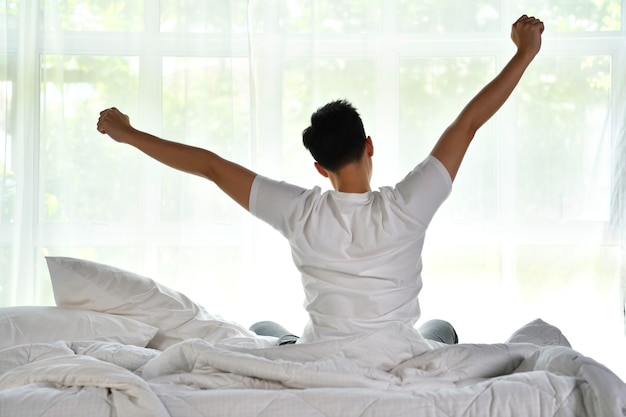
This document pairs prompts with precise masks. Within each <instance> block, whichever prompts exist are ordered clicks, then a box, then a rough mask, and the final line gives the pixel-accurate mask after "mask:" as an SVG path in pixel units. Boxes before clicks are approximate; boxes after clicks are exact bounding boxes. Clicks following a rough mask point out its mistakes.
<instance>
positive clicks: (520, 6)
mask: <svg viewBox="0 0 626 417" xmlns="http://www.w3.org/2000/svg"><path fill="white" fill-rule="evenodd" d="M624 3H625V2H624V1H623V0H604V1H592V0H588V1H580V2H576V3H572V2H567V1H557V2H555V1H547V0H525V1H515V2H514V1H509V0H481V1H473V0H472V1H467V0H455V1H446V2H432V1H410V0H396V1H382V0H367V1H363V0H358V1H357V0H353V1H342V2H336V1H332V0H316V1H313V0H250V1H246V0H230V1H223V0H195V1H194V0H143V1H140V0H137V1H133V2H127V1H121V0H115V1H113V0H106V1H105V0H84V1H69V0H40V1H26V0H22V1H18V0H14V1H10V0H3V1H0V25H1V26H0V97H1V99H2V100H0V180H1V181H0V271H1V273H0V305H2V306H8V305H23V304H53V302H54V300H53V297H52V291H51V287H50V283H49V278H48V275H47V270H46V268H45V262H44V256H45V255H63V256H75V257H82V258H87V259H92V260H96V261H98V262H103V263H110V264H114V265H117V266H119V267H123V268H127V269H131V270H133V271H136V272H139V273H143V274H145V275H149V276H151V277H154V278H156V279H158V280H160V281H161V282H163V283H164V284H166V285H169V286H171V287H174V288H176V289H178V290H180V291H182V292H185V293H187V294H189V295H190V296H191V297H192V298H193V299H195V300H196V301H198V302H199V303H202V304H204V305H205V306H206V307H207V308H208V309H209V310H211V311H214V312H217V313H221V314H223V315H224V316H226V317H228V318H231V319H233V320H237V321H240V322H242V323H243V324H251V323H252V322H253V321H255V320H260V319H273V320H277V321H279V322H281V323H283V324H285V325H286V326H287V327H289V328H291V329H292V330H293V331H295V332H297V331H299V330H300V329H301V327H302V326H303V324H304V322H305V321H306V316H305V314H304V312H303V311H302V308H301V301H302V292H301V289H300V284H299V278H298V275H297V272H296V271H295V269H294V268H293V267H292V265H291V259H290V254H289V251H288V246H287V244H286V242H284V241H283V240H282V239H281V238H280V236H278V235H277V234H276V233H275V232H274V231H273V230H271V229H270V228H269V227H267V226H265V225H263V224H260V223H259V222H257V221H256V220H254V219H251V218H250V216H249V215H247V213H245V212H244V211H243V210H242V209H240V208H239V207H238V206H237V205H236V204H235V203H233V202H231V201H229V200H228V199H227V198H226V197H225V196H223V195H222V194H221V193H220V192H219V191H218V190H217V189H216V188H215V187H214V186H213V185H212V184H210V183H207V182H206V181H203V180H201V179H198V178H194V177H190V176H187V175H185V174H180V173H178V172H173V171H171V170H169V169H167V168H163V167H161V166H160V165H159V164H158V163H156V162H154V161H151V160H150V159H148V158H147V157H145V156H144V155H142V154H140V153H139V152H138V151H136V150H134V149H132V148H130V147H127V146H124V145H120V144H117V143H114V142H112V141H111V140H109V139H108V138H106V137H104V136H102V135H100V134H98V133H97V132H96V130H95V123H96V120H97V117H98V113H99V111H100V110H101V109H103V108H106V107H111V106H117V107H119V108H120V109H121V110H122V111H124V112H126V113H128V114H129V115H130V117H131V120H132V121H133V122H134V123H135V124H136V126H137V127H139V128H141V129H144V130H148V131H150V132H152V133H154V134H157V135H160V136H164V137H167V138H169V139H173V140H177V141H181V142H185V143H189V144H193V145H196V146H201V147H207V148H210V149H212V150H214V151H216V152H218V153H219V154H221V155H222V156H224V157H226V158H229V159H232V160H234V161H236V162H239V163H241V164H244V165H246V166H250V167H251V168H252V169H254V170H255V171H257V172H259V173H261V174H264V175H267V176H271V177H274V178H279V179H284V180H287V181H290V182H294V183H297V184H300V185H303V186H312V185H321V186H323V187H326V188H327V187H328V184H326V183H325V182H324V179H323V178H322V177H320V176H319V175H318V174H317V173H316V172H315V170H314V168H313V166H312V160H311V158H310V156H309V155H308V154H307V152H306V151H305V150H304V148H303V147H302V145H301V138H300V133H301V131H302V129H303V128H304V127H306V126H307V124H308V118H309V116H310V114H311V112H312V111H314V110H315V109H316V108H317V107H319V106H320V105H322V104H324V103H325V102H327V101H329V100H332V99H336V98H347V99H349V100H350V101H352V102H353V103H354V104H355V106H356V107H357V108H358V109H359V110H360V112H361V115H362V116H363V119H364V121H365V126H366V130H367V131H368V134H370V135H371V136H372V137H373V140H374V144H375V149H376V154H375V164H376V167H375V174H374V186H381V185H387V184H392V183H393V182H395V181H397V180H398V179H399V178H401V176H403V175H404V174H405V173H406V172H407V171H408V170H409V169H411V168H412V167H413V166H414V165H415V164H416V163H418V162H419V161H421V159H423V158H424V157H425V156H426V154H427V153H428V152H429V150H430V149H431V147H432V145H433V144H434V142H435V141H436V140H437V138H438V136H439V134H440V133H441V131H442V130H443V129H444V128H445V127H446V125H447V123H449V122H450V121H451V120H452V118H453V117H454V116H455V115H456V114H457V113H458V111H459V110H460V109H461V108H462V106H463V105H464V104H465V102H466V101H467V100H468V99H469V98H470V97H471V96H472V95H473V94H475V93H476V92H477V91H478V90H479V89H480V88H481V87H482V86H483V85H484V84H485V83H486V82H488V81H489V80H490V79H491V78H492V77H493V76H494V75H495V74H496V72H497V71H498V70H499V69H500V68H501V67H502V66H503V65H504V64H505V63H506V61H507V60H508V59H509V58H510V56H511V55H512V53H513V45H512V43H511V42H510V39H509V31H510V24H511V23H512V22H513V21H514V20H515V19H516V18H517V17H518V16H519V15H520V14H522V13H529V14H534V15H537V16H538V17H540V18H542V19H543V20H544V21H545V23H546V26H547V29H546V32H545V34H544V47H543V49H542V51H541V53H540V55H539V56H538V58H537V59H536V61H535V62H534V63H533V64H532V66H531V68H530V69H529V70H528V72H527V73H526V75H525V77H524V79H523V81H522V83H521V84H520V86H519V88H518V89H517V90H516V92H515V93H514V95H513V97H512V98H511V99H510V100H509V102H508V103H507V104H506V105H505V107H504V108H503V109H502V110H501V111H500V112H499V113H498V114H497V116H496V117H494V119H492V120H491V121H489V123H488V124H487V125H486V126H484V128H483V129H482V130H481V131H480V133H479V135H478V136H477V137H476V139H475V141H474V143H473V144H472V147H471V149H470V151H469V154H468V156H467V158H466V160H465V162H464V165H463V167H462V168H461V171H460V173H459V175H458V177H457V180H456V182H455V186H454V190H453V193H452V196H451V197H450V199H449V200H448V201H447V202H446V203H445V204H444V207H443V208H442V210H441V211H440V213H438V214H437V216H436V218H435V221H434V223H433V225H432V227H431V230H430V231H429V234H428V237H427V243H426V249H425V252H424V264H425V269H424V285H425V286H424V290H423V293H422V298H421V302H422V308H423V314H424V319H427V318H433V317H440V318H445V319H448V320H450V321H452V322H453V323H454V324H455V326H456V327H457V329H458V331H459V334H460V336H461V339H462V340H463V341H466V342H498V341H503V340H504V339H506V337H507V336H508V334H509V333H510V332H511V331H512V330H513V329H515V328H517V327H518V326H519V325H521V324H523V323H524V322H526V321H529V320H531V319H534V318H535V317H542V318H544V319H545V320H547V321H550V322H552V323H554V324H556V325H557V326H559V327H560V328H562V329H563V331H564V332H565V334H566V335H567V336H568V337H569V338H570V339H571V341H572V343H573V345H574V347H575V348H578V349H579V350H580V351H582V352H583V353H585V354H589V355H591V356H593V357H595V358H597V359H598V360H600V361H602V362H604V363H606V364H608V365H610V366H611V367H612V368H614V369H616V370H617V371H618V372H621V375H622V376H624V375H626V370H625V369H624V365H623V364H622V362H623V360H622V358H621V355H622V352H623V351H624V348H625V347H626V342H625V340H624V317H623V308H624V294H625V291H626V290H625V287H626V282H625V281H624V277H625V276H626V273H625V272H624V267H623V265H624V259H626V258H625V255H626V254H625V252H624V249H623V245H622V242H623V237H624V226H623V224H624V221H623V210H624V186H625V185H624V184H625V183H626V180H625V178H626V177H625V176H626V171H625V170H624V168H623V167H624V166H626V163H625V160H626V159H625V157H626V153H625V152H624V149H625V148H626V145H625V143H626V138H625V137H624V123H625V117H624V112H625V107H624V102H625V101H626V97H625V96H624V91H625V89H626V87H625V82H626V78H625V77H624V74H625V73H626V62H625V59H626V58H625V56H626V52H625V49H626V46H625V44H626V35H625V34H626V23H625V20H626V18H625V12H624V7H625V4H624ZM620 367H621V369H620Z"/></svg>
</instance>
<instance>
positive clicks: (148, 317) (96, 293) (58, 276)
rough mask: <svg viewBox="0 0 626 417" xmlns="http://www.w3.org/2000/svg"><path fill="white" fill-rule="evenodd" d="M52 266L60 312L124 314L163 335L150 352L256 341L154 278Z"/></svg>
mask: <svg viewBox="0 0 626 417" xmlns="http://www.w3.org/2000/svg"><path fill="white" fill-rule="evenodd" d="M46 261H47V263H48V270H49V271H50V277H51V278H52V288H53V290H54V298H55V300H56V304H57V305H58V306H63V307H75V308H83V309H88V310H94V311H101V312H106V313H110V314H118V315H121V316H126V317H131V318H134V319H135V320H139V321H141V322H144V323H147V324H150V325H152V326H155V327H157V328H158V329H159V331H158V333H157V334H156V336H155V337H154V339H153V340H152V341H151V342H150V343H149V344H148V347H151V348H154V349H160V350H164V349H166V348H167V347H169V346H171V345H173V344H175V343H178V342H180V341H183V340H186V339H190V338H201V339H204V340H208V341H210V342H214V343H217V342H220V341H224V340H225V339H230V338H238V337H254V335H255V334H254V333H253V332H251V331H249V330H247V329H245V328H244V327H242V326H240V325H238V324H236V323H232V322H228V321H225V320H224V319H222V318H221V317H219V316H215V315H212V314H209V313H207V312H206V310H205V309H204V308H202V307H201V306H199V305H197V304H196V303H194V302H193V301H191V300H190V299H189V298H187V297H186V296H185V295H184V294H181V293H179V292H177V291H174V290H172V289H170V288H168V287H166V286H164V285H160V284H158V283H157V282H155V281H154V280H152V279H150V278H147V277H144V276H141V275H138V274H135V273H132V272H129V271H125V270H123V269H119V268H116V267H113V266H110V265H104V264H99V263H96V262H91V261H86V260H82V259H75V258H65V257H47V258H46Z"/></svg>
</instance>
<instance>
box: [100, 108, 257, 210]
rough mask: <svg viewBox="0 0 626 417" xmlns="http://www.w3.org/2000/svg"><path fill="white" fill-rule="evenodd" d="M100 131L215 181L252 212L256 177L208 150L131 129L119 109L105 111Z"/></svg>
mask: <svg viewBox="0 0 626 417" xmlns="http://www.w3.org/2000/svg"><path fill="white" fill-rule="evenodd" d="M98 131H99V132H100V133H102V134H107V135H109V136H110V137H111V138H113V139H114V140H116V141H117V142H121V143H127V144H129V145H132V146H134V147H136V148H137V149H139V150H140V151H142V152H144V153H145V154H146V155H148V156H150V157H152V158H154V159H156V160H157V161H159V162H161V163H163V164H165V165H168V166H170V167H172V168H175V169H177V170H180V171H184V172H188V173H190V174H195V175H199V176H201V177H204V178H206V179H208V180H211V181H213V182H214V183H215V184H217V186H218V187H220V188H221V189H222V190H223V191H224V192H225V193H226V194H228V195H229V196H230V197H231V198H232V199H233V200H235V201H236V202H237V203H239V204H240V205H241V206H242V207H243V208H245V209H246V210H249V209H250V207H249V199H250V188H251V187H252V182H253V181H254V178H255V177H256V174H255V173H254V172H252V171H250V170H248V169H246V168H244V167H242V166H240V165H237V164H235V163H233V162H230V161H228V160H226V159H224V158H221V157H220V156H219V155H217V154H215V153H213V152H211V151H208V150H206V149H202V148H197V147H194V146H188V145H184V144H182V143H177V142H171V141H168V140H164V139H160V138H158V137H156V136H153V135H150V134H148V133H145V132H142V131H140V130H137V129H135V128H134V127H133V126H131V124H130V121H129V119H128V116H126V115H125V114H123V113H122V112H120V111H119V110H118V109H116V108H111V109H107V110H104V111H102V112H101V113H100V119H99V120H98Z"/></svg>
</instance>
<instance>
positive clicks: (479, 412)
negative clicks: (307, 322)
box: [0, 323, 626, 417]
mask: <svg viewBox="0 0 626 417" xmlns="http://www.w3.org/2000/svg"><path fill="white" fill-rule="evenodd" d="M540 324H541V323H540ZM528 329H531V330H530V332H528V331H527V332H526V333H525V336H526V337H528V338H529V340H531V339H532V341H533V342H534V343H532V344H531V343H503V344H491V345H479V344H461V345H455V346H432V345H431V344H429V343H428V342H426V341H424V339H422V338H421V337H418V336H415V332H405V331H403V329H401V328H394V327H390V328H388V329H386V330H384V331H381V332H378V333H374V334H371V335H368V336H359V337H354V338H349V339H344V340H340V341H332V342H322V343H314V344H302V345H291V346H282V347H270V348H258V347H255V346H256V343H255V342H254V341H251V340H246V339H245V338H242V339H239V340H233V339H231V340H229V342H228V343H223V344H214V343H210V342H207V341H206V340H200V339H190V340H187V341H184V342H181V343H179V344H176V345H174V346H171V347H169V348H167V349H165V350H164V351H162V352H161V351H158V350H153V349H148V348H142V347H136V346H130V345H121V344H118V343H111V342H99V341H82V342H57V343H52V344H50V343H48V344H30V345H21V346H15V347H12V348H8V349H5V350H2V351H0V416H16V415H19V416H37V417H56V416H67V415H74V416H101V415H102V416H104V415H107V416H108V415H117V416H119V417H125V416H129V417H143V416H154V417H161V416H163V417H166V416H174V417H182V416H185V417H193V416H202V417H204V416H229V417H240V416H241V417H243V416H246V417H250V416H280V415H289V416H291V415H293V414H294V413H295V412H297V415H298V416H315V417H319V416H327V417H330V416H409V415H410V416H416V415H419V416H437V417H441V416H468V417H469V416H498V417H504V416H525V417H527V416H577V417H585V416H589V417H603V416H607V417H614V416H626V385H624V383H623V382H622V381H620V380H619V378H617V376H615V375H614V374H613V373H612V372H611V371H610V370H608V369H607V368H605V367H604V366H602V365H601V364H599V363H597V362H595V361H594V360H593V359H591V358H588V357H585V356H584V355H581V354H580V353H578V352H576V351H575V350H573V349H571V348H569V347H566V346H556V345H551V346H540V345H539V344H537V343H538V342H540V340H539V339H538V338H540V337H545V330H546V329H554V328H553V327H552V326H549V325H547V324H541V325H540V326H536V325H535V329H534V330H533V329H532V326H530V327H526V330H528ZM542 331H543V332H544V333H542ZM521 334H524V333H521ZM542 334H543V336H542ZM517 341H522V340H519V338H518V339H517ZM547 342H548V343H553V342H554V340H550V341H547Z"/></svg>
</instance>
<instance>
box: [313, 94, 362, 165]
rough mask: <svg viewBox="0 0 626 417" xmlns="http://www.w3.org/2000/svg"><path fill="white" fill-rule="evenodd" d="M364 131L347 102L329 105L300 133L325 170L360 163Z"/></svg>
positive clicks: (315, 115)
mask: <svg viewBox="0 0 626 417" xmlns="http://www.w3.org/2000/svg"><path fill="white" fill-rule="evenodd" d="M365 140H366V136H365V129H364V127H363V121H362V120H361V116H359V113H358V111H357V110H356V109H355V108H354V106H352V104H350V103H349V102H348V101H346V100H336V101H332V102H330V103H328V104H326V105H324V106H322V107H320V108H319V109H317V110H316V111H315V113H313V114H312V115H311V126H309V127H307V128H306V129H304V131H303V132H302V143H303V144H304V147H305V148H307V149H308V150H309V152H311V155H312V156H313V158H315V160H316V161H317V162H318V163H319V164H320V165H321V166H322V167H323V168H324V169H326V170H328V171H331V172H338V171H339V169H340V168H342V167H343V166H344V165H346V164H349V163H351V162H356V161H359V160H360V159H361V157H362V156H363V152H364V151H365Z"/></svg>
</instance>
